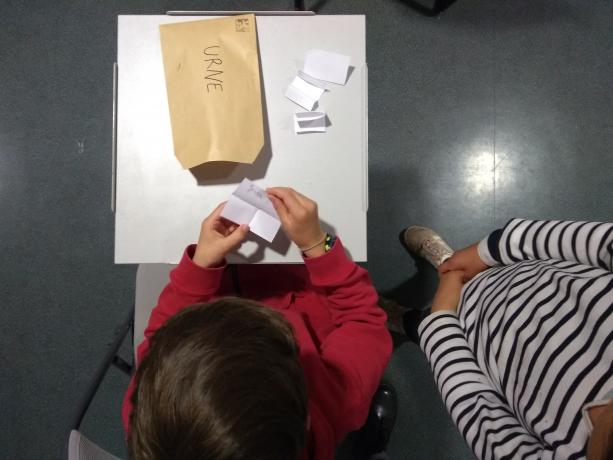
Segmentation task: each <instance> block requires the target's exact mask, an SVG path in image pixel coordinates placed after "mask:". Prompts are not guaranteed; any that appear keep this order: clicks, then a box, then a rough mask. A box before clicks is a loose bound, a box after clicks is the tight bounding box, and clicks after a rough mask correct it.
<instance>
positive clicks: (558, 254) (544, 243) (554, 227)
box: [438, 219, 613, 282]
mask: <svg viewBox="0 0 613 460" xmlns="http://www.w3.org/2000/svg"><path fill="white" fill-rule="evenodd" d="M547 259H557V260H567V261H572V262H578V263H580V264H583V265H592V266H594V267H600V268H602V269H604V270H608V271H613V224H612V223H601V222H573V221H555V220H549V221H548V220H525V219H512V220H510V221H509V222H508V223H507V224H506V225H505V226H504V228H501V229H498V230H496V231H494V232H492V233H491V234H490V235H489V236H488V237H486V238H484V239H483V240H481V242H479V243H475V244H473V245H472V246H469V247H467V248H465V249H462V250H460V251H456V252H455V254H454V255H453V256H452V257H451V258H450V259H449V260H447V261H445V262H444V263H442V264H441V266H440V267H439V268H438V270H439V273H446V272H448V271H451V270H462V271H463V272H464V273H465V276H464V281H465V282H466V281H468V280H469V279H471V278H472V277H473V276H475V275H477V274H478V273H480V272H481V271H483V270H485V269H487V268H488V267H491V266H495V265H509V264H513V263H516V262H521V261H524V260H547Z"/></svg>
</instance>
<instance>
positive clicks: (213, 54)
mask: <svg viewBox="0 0 613 460" xmlns="http://www.w3.org/2000/svg"><path fill="white" fill-rule="evenodd" d="M220 48H221V47H220V46H219V45H214V46H208V47H206V48H205V49H204V51H203V53H204V64H205V66H206V68H205V69H204V71H205V74H204V81H205V82H206V91H207V93H210V92H211V87H213V91H223V79H222V77H223V75H222V74H223V70H222V67H221V66H222V64H223V60H222V59H221V57H220Z"/></svg>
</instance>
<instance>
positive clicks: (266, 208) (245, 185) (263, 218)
mask: <svg viewBox="0 0 613 460" xmlns="http://www.w3.org/2000/svg"><path fill="white" fill-rule="evenodd" d="M221 217H223V218H225V219H228V220H229V221H232V222H234V223H236V224H247V225H249V230H251V232H253V233H255V234H256V235H258V236H259V237H261V238H264V239H265V240H266V241H268V242H269V243H272V240H274V239H275V236H276V235H277V232H278V231H279V227H281V221H280V220H279V216H278V215H277V212H276V211H275V208H274V206H273V205H272V201H270V199H269V198H268V195H266V191H265V190H263V189H261V188H260V187H258V186H257V185H255V184H254V183H253V182H251V181H250V180H249V179H243V181H242V182H241V183H240V185H239V186H238V188H237V189H236V190H235V191H234V192H233V193H232V195H230V198H229V199H228V201H227V202H226V204H225V206H224V208H223V210H222V211H221Z"/></svg>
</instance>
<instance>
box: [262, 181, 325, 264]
mask: <svg viewBox="0 0 613 460" xmlns="http://www.w3.org/2000/svg"><path fill="white" fill-rule="evenodd" d="M266 192H267V193H268V197H269V198H270V200H271V201H272V204H273V206H274V207H275V210H276V211H277V214H279V218H280V219H281V225H282V226H283V230H285V233H286V234H287V237H288V238H289V239H290V240H292V241H293V242H294V243H296V245H297V246H298V247H299V248H300V250H301V251H303V252H305V251H306V254H307V256H310V257H316V256H317V255H321V254H322V253H323V252H325V250H324V239H325V237H326V234H325V232H324V231H323V230H322V228H321V224H320V222H319V217H318V215H317V203H315V202H314V201H313V200H311V199H309V198H307V197H306V196H304V195H301V194H300V193H298V192H297V191H295V190H293V189H291V188H285V187H272V188H268V189H266ZM318 243H321V248H319V245H318ZM309 248H312V250H308V249H309ZM319 249H321V251H319Z"/></svg>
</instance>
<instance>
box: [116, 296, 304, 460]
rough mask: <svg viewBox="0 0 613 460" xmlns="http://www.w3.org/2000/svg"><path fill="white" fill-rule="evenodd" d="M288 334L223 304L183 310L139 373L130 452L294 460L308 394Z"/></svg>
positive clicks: (280, 323) (256, 310) (234, 301)
mask: <svg viewBox="0 0 613 460" xmlns="http://www.w3.org/2000/svg"><path fill="white" fill-rule="evenodd" d="M298 356H299V352H298V346H297V344H296V340H295V338H294V333H293V329H292V327H291V325H290V324H289V323H288V322H287V321H286V320H285V318H284V317H283V316H282V315H281V314H280V313H278V312H276V311H274V310H272V309H270V308H267V307H264V306H263V305H261V304H258V303H256V302H252V301H249V300H245V299H238V298H225V299H221V300H218V301H216V302H212V303H208V304H197V305H193V306H191V307H188V308H186V309H185V310H183V311H182V312H180V313H179V314H177V315H176V316H174V317H172V318H170V319H169V320H168V321H167V322H166V323H165V324H164V326H163V327H162V328H160V329H159V330H158V331H157V332H156V333H155V334H154V335H153V337H152V340H151V347H150V349H149V352H148V354H147V356H146V357H145V358H144V359H143V361H142V363H141V364H140V366H139V368H138V371H137V373H136V382H137V386H136V388H135V390H134V393H133V395H132V404H133V410H132V414H131V417H130V433H129V437H128V448H129V452H130V456H131V457H132V458H133V459H137V460H158V459H185V460H188V459H198V460H222V459H224V460H225V459H228V460H242V459H250V460H272V459H275V460H277V459H297V458H298V456H299V455H300V453H301V451H302V449H303V447H304V445H305V437H306V419H307V394H306V384H305V381H304V374H303V371H302V367H301V365H300V362H299V359H298Z"/></svg>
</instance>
